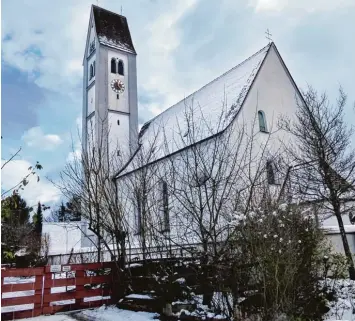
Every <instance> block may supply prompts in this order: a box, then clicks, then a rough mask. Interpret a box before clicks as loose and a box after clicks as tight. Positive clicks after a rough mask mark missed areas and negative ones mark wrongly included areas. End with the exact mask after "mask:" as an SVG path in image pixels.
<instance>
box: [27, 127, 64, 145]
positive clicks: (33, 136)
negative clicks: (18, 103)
mask: <svg viewBox="0 0 355 321" xmlns="http://www.w3.org/2000/svg"><path fill="white" fill-rule="evenodd" d="M22 140H23V141H24V142H25V143H26V145H27V146H28V147H33V148H38V149H42V150H53V149H55V148H56V147H57V146H58V145H60V144H61V143H62V142H63V140H62V139H61V138H60V136H58V135H54V134H44V133H43V131H42V129H41V128H40V127H32V128H30V129H29V130H28V131H26V132H25V133H24V134H23V136H22Z"/></svg>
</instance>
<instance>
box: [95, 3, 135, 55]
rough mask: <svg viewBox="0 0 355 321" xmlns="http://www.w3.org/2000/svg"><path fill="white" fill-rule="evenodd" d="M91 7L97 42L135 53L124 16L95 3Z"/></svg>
mask: <svg viewBox="0 0 355 321" xmlns="http://www.w3.org/2000/svg"><path fill="white" fill-rule="evenodd" d="M92 9H93V14H94V19H95V27H96V32H97V37H98V40H99V42H100V43H101V44H103V45H105V46H108V47H112V48H115V49H119V50H123V51H126V52H130V53H133V54H136V51H135V49H134V46H133V42H132V38H131V33H130V32H129V28H128V23H127V19H126V17H124V16H121V15H119V14H117V13H114V12H112V11H109V10H106V9H103V8H100V7H98V6H95V5H93V6H92Z"/></svg>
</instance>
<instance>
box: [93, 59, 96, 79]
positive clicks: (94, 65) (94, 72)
mask: <svg viewBox="0 0 355 321" xmlns="http://www.w3.org/2000/svg"><path fill="white" fill-rule="evenodd" d="M92 69H93V74H92V75H93V77H95V74H96V64H95V61H94V62H93V63H92Z"/></svg>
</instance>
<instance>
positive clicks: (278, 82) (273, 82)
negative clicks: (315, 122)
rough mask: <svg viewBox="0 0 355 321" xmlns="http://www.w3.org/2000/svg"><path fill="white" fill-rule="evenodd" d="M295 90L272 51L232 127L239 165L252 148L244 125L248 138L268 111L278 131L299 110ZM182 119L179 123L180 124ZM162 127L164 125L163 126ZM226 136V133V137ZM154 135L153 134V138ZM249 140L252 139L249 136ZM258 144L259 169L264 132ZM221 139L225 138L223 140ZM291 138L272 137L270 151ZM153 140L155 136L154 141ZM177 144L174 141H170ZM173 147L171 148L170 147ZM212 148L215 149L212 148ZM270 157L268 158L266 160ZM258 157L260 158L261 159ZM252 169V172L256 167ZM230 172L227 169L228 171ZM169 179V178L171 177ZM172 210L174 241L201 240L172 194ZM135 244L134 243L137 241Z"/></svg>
mask: <svg viewBox="0 0 355 321" xmlns="http://www.w3.org/2000/svg"><path fill="white" fill-rule="evenodd" d="M296 94H297V92H296V88H295V87H294V85H293V83H292V81H291V79H290V78H289V76H288V74H287V73H286V71H285V69H284V67H283V65H282V64H281V61H280V60H279V58H278V55H277V53H276V51H275V50H274V48H271V50H270V52H269V54H268V56H267V57H266V60H265V61H264V64H263V66H262V67H261V70H260V71H259V74H258V76H257V78H256V79H255V82H254V84H253V86H252V88H251V90H250V92H249V95H248V96H247V99H246V101H245V103H244V106H243V108H242V110H241V112H240V113H239V115H238V116H237V119H236V121H235V122H234V124H233V127H232V128H231V130H234V134H233V136H234V141H231V142H230V146H231V148H233V147H234V146H233V145H235V144H237V145H239V143H240V144H241V148H240V150H239V153H240V165H239V166H241V167H242V166H245V164H244V163H243V161H244V162H245V161H247V160H248V159H245V160H242V157H243V155H244V156H245V154H243V152H244V151H245V150H246V149H247V148H250V146H249V147H248V146H247V136H246V137H245V139H243V140H241V141H240V142H238V140H240V139H241V138H240V137H239V136H238V135H239V134H240V131H241V129H242V127H243V126H244V125H248V126H247V127H248V132H247V135H249V134H251V127H252V124H253V122H254V121H255V120H256V122H255V127H254V128H253V131H254V134H255V133H257V132H258V131H259V126H258V121H257V118H256V119H255V117H256V116H257V110H258V109H261V110H263V111H264V112H265V114H266V117H267V122H268V124H267V125H268V130H269V131H275V130H276V123H277V120H278V118H279V117H280V116H281V115H287V116H292V115H293V114H294V113H295V111H296V108H297V103H296ZM181 121H183V120H180V122H181ZM162 125H163V124H162ZM225 135H227V134H225ZM153 136H154V135H153ZM249 137H250V136H249ZM255 137H256V138H255V139H256V141H254V146H253V152H252V157H253V159H254V162H255V164H253V165H254V169H256V168H257V166H258V161H260V160H261V159H260V157H262V155H261V147H260V146H263V145H264V144H266V141H267V138H268V137H269V136H268V135H267V134H264V133H258V134H257V135H256V136H255ZM175 138H176V139H177V140H179V139H180V138H179V137H175ZM221 139H223V138H222V137H221ZM287 139H289V136H288V135H287V134H285V133H283V132H277V133H276V134H273V135H272V139H271V140H270V141H269V142H268V149H269V150H270V152H271V153H272V152H276V151H279V148H280V147H281V144H280V141H279V140H283V141H285V140H287ZM152 140H154V137H153V139H152ZM171 143H173V144H174V143H175V142H170V144H171ZM203 144H204V145H205V151H204V153H205V155H206V157H205V160H206V159H208V153H209V152H211V144H213V141H211V140H210V141H207V142H205V143H203ZM169 146H170V145H169ZM212 149H213V148H212ZM188 151H189V150H187V151H186V150H185V151H183V153H186V152H188ZM157 153H161V151H157ZM266 156H267V155H265V157H266ZM258 157H259V158H258ZM178 158H179V154H176V155H174V156H170V159H174V160H175V164H174V166H179V165H178V162H176V160H177V159H178ZM265 161H266V159H265ZM168 165H169V161H168V160H161V161H159V162H158V163H157V165H155V166H158V167H159V170H160V172H162V171H164V168H168V167H169V166H168ZM251 167H252V170H253V166H251ZM226 172H228V170H226ZM168 179H169V177H168ZM176 188H178V189H179V188H184V187H183V186H176ZM156 190H157V189H155V191H153V190H150V191H149V192H150V194H149V195H148V197H149V198H151V200H152V201H153V200H155V201H156V199H157V197H158V196H157V194H156V193H157V191H156ZM169 208H170V213H169V214H170V226H171V236H172V237H173V238H174V239H175V241H176V242H178V243H180V244H184V243H185V244H186V243H195V242H197V241H198V237H197V234H196V231H197V229H198V226H197V225H196V222H193V220H191V219H190V220H189V219H188V216H184V215H181V206H177V203H176V200H174V193H173V192H172V193H171V194H170V197H169ZM130 210H131V211H132V213H131V214H130V215H129V216H130V222H131V224H133V225H134V224H136V221H137V213H136V209H135V208H134V206H131V208H130ZM156 213H159V210H157V211H156ZM227 220H228V218H227V217H225V218H223V219H222V220H221V224H222V223H226V221H227ZM187 234H188V235H189V238H188V239H187V238H186V235H187ZM135 238H136V239H137V238H138V236H137V235H135ZM134 243H135V242H134Z"/></svg>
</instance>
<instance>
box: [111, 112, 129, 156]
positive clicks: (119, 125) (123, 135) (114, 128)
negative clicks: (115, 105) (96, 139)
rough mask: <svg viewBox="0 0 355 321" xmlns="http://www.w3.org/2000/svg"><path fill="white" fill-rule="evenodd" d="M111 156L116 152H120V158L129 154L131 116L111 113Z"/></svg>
mask: <svg viewBox="0 0 355 321" xmlns="http://www.w3.org/2000/svg"><path fill="white" fill-rule="evenodd" d="M108 131H109V155H112V152H113V151H115V150H119V151H120V155H118V156H120V157H125V156H127V155H128V154H129V116H128V115H124V114H119V113H113V112H109V114H108Z"/></svg>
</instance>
